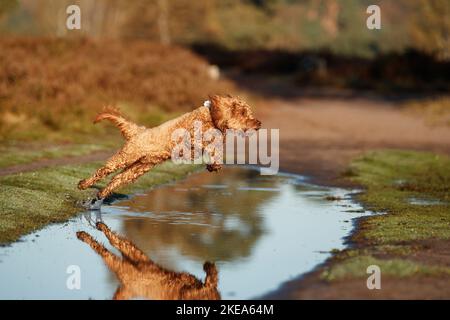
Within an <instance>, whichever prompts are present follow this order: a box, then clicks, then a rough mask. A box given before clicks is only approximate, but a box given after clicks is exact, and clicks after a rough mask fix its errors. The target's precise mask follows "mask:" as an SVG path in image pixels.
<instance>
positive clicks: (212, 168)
mask: <svg viewBox="0 0 450 320" xmlns="http://www.w3.org/2000/svg"><path fill="white" fill-rule="evenodd" d="M221 169H222V165H221V164H216V163H211V164H208V165H206V170H208V171H209V172H218V171H220V170H221Z"/></svg>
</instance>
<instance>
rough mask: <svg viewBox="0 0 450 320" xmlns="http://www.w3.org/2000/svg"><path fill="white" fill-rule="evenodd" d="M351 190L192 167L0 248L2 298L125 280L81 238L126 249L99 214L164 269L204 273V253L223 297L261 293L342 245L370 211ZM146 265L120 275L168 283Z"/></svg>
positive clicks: (109, 288)
mask: <svg viewBox="0 0 450 320" xmlns="http://www.w3.org/2000/svg"><path fill="white" fill-rule="evenodd" d="M353 192H354V191H351V190H345V189H338V188H324V187H318V186H314V185H311V184H308V183H307V182H306V181H305V179H304V178H303V177H301V176H297V175H288V174H279V175H276V176H260V175H259V171H256V170H253V169H249V168H227V169H225V170H223V171H222V172H221V173H218V174H209V173H207V172H205V173H198V174H194V175H191V176H190V177H189V178H187V179H186V180H184V181H182V182H178V183H174V184H171V185H166V186H163V187H159V188H155V189H154V190H152V191H150V192H148V193H146V194H138V195H135V196H134V197H132V198H131V199H127V200H123V201H120V202H117V203H115V204H114V205H112V206H104V207H103V208H102V211H101V214H100V213H98V214H95V213H89V212H86V213H83V214H81V215H80V216H78V217H76V218H73V219H72V220H70V221H69V222H67V223H64V224H57V225H52V226H49V227H47V228H45V229H43V230H41V231H39V232H36V233H34V234H31V235H28V236H25V237H23V238H22V241H21V242H17V243H14V244H13V245H12V246H9V247H3V248H0V298H1V299H32V298H37V299H51V298H58V299H88V298H90V299H111V298H112V297H113V295H114V293H115V292H116V290H117V288H118V287H119V285H121V283H120V282H119V280H118V278H117V276H116V275H117V274H116V273H115V272H112V271H111V270H112V269H110V268H108V267H107V266H106V265H105V263H104V261H103V260H102V258H101V257H100V255H98V254H97V253H96V252H95V251H94V250H93V249H91V247H90V246H89V245H88V244H86V243H84V242H82V241H80V240H78V239H77V237H76V232H77V231H85V232H86V233H88V234H89V235H91V236H92V237H93V238H94V239H96V240H98V241H99V243H102V244H104V245H105V247H106V249H107V250H109V251H110V252H111V253H113V254H115V255H117V257H120V254H119V251H118V250H117V249H115V248H114V247H112V246H111V244H110V243H109V242H108V240H107V238H106V237H105V235H104V234H103V233H102V232H101V231H99V230H96V229H95V228H94V227H93V224H94V223H95V221H96V220H100V219H101V220H102V221H103V222H104V223H105V224H106V225H107V226H108V227H109V228H110V229H111V230H112V231H116V232H117V233H118V234H119V235H121V236H123V237H124V238H126V239H127V240H129V241H131V242H132V243H133V244H135V245H136V246H137V247H139V248H140V249H141V250H142V251H143V253H144V254H145V255H146V256H147V257H148V258H149V259H151V261H154V262H155V263H157V264H158V265H159V266H160V267H159V268H160V269H158V270H159V271H161V272H166V271H169V270H170V271H176V272H181V271H183V272H187V273H189V274H190V275H192V276H195V277H197V278H198V279H200V280H201V281H203V280H204V278H205V272H204V271H203V264H204V262H205V261H215V263H216V267H217V271H218V278H219V284H218V288H217V289H218V291H219V292H220V294H221V297H222V298H223V299H247V298H253V297H257V296H260V295H262V294H264V293H267V292H269V291H271V290H274V289H276V288H277V287H278V286H279V285H280V284H282V283H283V282H285V281H287V280H290V279H292V278H294V277H297V276H299V275H301V274H303V273H305V272H308V271H311V270H312V269H313V268H314V267H315V266H317V265H318V264H320V263H322V262H323V261H324V260H325V259H326V258H327V257H329V255H330V254H329V251H330V250H332V249H342V248H344V244H343V242H344V239H343V238H344V237H345V236H347V235H348V234H349V232H350V231H351V229H352V227H353V226H352V219H353V218H357V217H361V216H363V215H367V214H370V213H369V212H366V211H364V210H363V208H362V207H361V206H360V205H358V204H357V203H354V202H353V201H352V200H351V194H352V193H353ZM327 199H328V200H327ZM330 199H336V200H333V201H330ZM126 243H128V242H126ZM123 261H125V262H123ZM121 263H128V264H129V260H122V262H121ZM72 265H75V266H78V267H79V268H80V269H79V270H80V272H81V273H80V275H81V277H80V280H81V281H80V285H81V288H80V289H79V290H77V289H74V290H69V289H68V288H67V285H66V282H67V279H68V278H69V277H70V274H68V273H67V270H68V267H69V266H72ZM122 269H123V268H122ZM144 269H145V270H147V271H148V270H150V269H151V268H150V269H148V268H143V269H142V270H144ZM69 270H70V268H69ZM123 270H124V269H123ZM142 270H141V271H139V272H140V273H139V274H134V275H133V277H134V278H133V277H132V278H133V279H131V278H130V276H129V274H127V275H125V276H124V275H123V274H122V275H119V276H120V277H122V282H123V281H125V282H127V281H130V282H133V281H134V282H135V283H134V284H136V283H137V284H139V286H140V287H141V289H142V287H145V286H147V288H144V289H145V290H147V291H145V293H142V292H140V294H139V295H141V297H142V296H145V297H146V298H158V297H161V296H162V295H163V294H165V292H168V291H167V290H169V289H168V287H167V283H166V282H167V281H166V280H167V279H166V280H164V279H161V278H155V276H154V274H153V275H151V274H149V272H147V271H142ZM152 270H153V269H152ZM159 271H158V272H157V273H159V274H161V272H159ZM130 272H131V271H130ZM152 272H153V271H152ZM124 277H125V278H124ZM124 279H125V280H124ZM155 279H156V280H155ZM189 279H191V278H189ZM152 281H153V283H151V282H152ZM155 281H156V282H157V285H155V283H154V282H155ZM165 281H166V282H165ZM149 282H150V283H149ZM122 284H123V283H122ZM150 287H151V288H150ZM170 290H173V288H171V289H170ZM165 297H166V298H167V296H165ZM169 298H170V296H169Z"/></svg>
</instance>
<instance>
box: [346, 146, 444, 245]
mask: <svg viewBox="0 0 450 320" xmlns="http://www.w3.org/2000/svg"><path fill="white" fill-rule="evenodd" d="M351 170H352V171H353V172H355V176H354V177H352V179H353V180H354V181H356V182H358V183H360V184H362V185H363V186H364V187H365V188H366V191H365V192H364V193H362V194H361V195H360V196H359V199H360V200H361V201H362V202H363V203H364V204H366V206H367V207H368V208H369V209H371V210H374V211H379V212H387V213H388V215H380V216H373V217H369V218H367V219H365V220H364V222H363V223H362V230H361V232H359V234H358V235H357V237H363V238H364V239H366V240H369V241H370V242H371V243H376V244H388V243H396V242H401V241H410V240H421V239H427V238H440V239H450V159H449V158H448V157H446V156H442V155H436V154H432V153H424V152H412V151H378V152H371V153H369V154H367V155H365V156H363V157H361V158H359V159H357V160H355V161H354V162H353V163H352V165H351ZM412 199H423V200H425V201H424V203H423V204H413V203H412V201H411V200H412ZM426 200H429V201H430V203H428V204H427V202H426Z"/></svg>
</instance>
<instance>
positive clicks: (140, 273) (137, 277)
mask: <svg viewBox="0 0 450 320" xmlns="http://www.w3.org/2000/svg"><path fill="white" fill-rule="evenodd" d="M96 227H97V229H99V230H101V231H102V232H103V233H104V234H105V236H106V237H107V238H108V240H109V242H110V243H111V245H113V246H114V247H115V248H117V249H118V250H119V251H120V252H121V253H122V258H120V257H118V256H116V255H115V254H113V253H111V252H110V251H108V250H107V249H106V248H105V247H104V246H103V245H102V244H100V243H98V242H97V241H96V240H95V239H94V238H93V237H92V236H91V235H89V234H88V233H86V232H84V231H79V232H77V237H78V239H80V240H82V241H84V242H86V243H87V244H88V245H90V246H91V248H92V249H94V251H95V252H97V253H98V254H99V255H100V256H101V257H102V258H103V261H104V262H105V264H106V265H107V266H108V268H109V269H110V270H111V271H113V272H114V273H115V274H116V276H117V278H118V279H119V281H120V286H119V288H118V289H117V291H116V293H115V294H114V299H116V300H121V299H132V298H146V299H164V300H179V299H183V300H189V299H195V300H200V299H208V300H217V299H220V294H219V291H218V290H217V281H218V273H217V269H216V266H215V265H214V264H213V263H210V262H206V263H205V264H204V265H203V269H204V270H205V272H206V278H205V281H204V282H202V281H200V280H199V279H197V278H196V277H194V276H193V275H191V274H189V273H186V272H174V271H170V270H166V269H164V268H163V267H161V266H159V265H157V264H156V263H155V262H153V261H152V260H150V259H149V258H148V257H147V256H146V255H145V254H144V252H142V251H141V250H140V249H139V248H138V247H136V246H135V245H134V244H133V243H132V242H131V241H129V240H127V239H126V238H124V237H121V236H119V235H118V234H116V233H115V232H113V231H111V230H110V229H109V228H108V226H107V225H106V224H104V223H102V222H97V224H96Z"/></svg>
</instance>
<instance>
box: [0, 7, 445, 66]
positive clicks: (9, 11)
mask: <svg viewBox="0 0 450 320" xmlns="http://www.w3.org/2000/svg"><path fill="white" fill-rule="evenodd" d="M69 4H79V5H80V6H81V7H82V30H81V31H80V32H78V34H82V35H88V36H91V37H102V38H145V39H148V40H155V41H161V42H163V43H175V44H183V45H191V44H193V43H205V42H207V43H213V44H216V45H220V46H222V47H225V48H229V49H249V48H252V49H255V48H259V49H274V48H276V49H283V50H323V49H327V50H330V51H331V52H332V53H334V54H339V55H352V56H362V57H371V56H374V55H377V54H379V53H386V52H402V51H403V50H405V49H411V48H412V49H418V50H421V51H423V52H426V53H428V54H431V55H434V56H436V57H437V58H439V59H444V60H448V59H450V49H449V48H450V35H449V32H450V19H449V15H450V1H448V0H396V1H392V0H195V1H191V0H133V1H127V0H96V1H92V0H2V1H1V2H0V15H1V18H0V19H1V21H0V32H1V33H2V34H27V35H30V34H32V35H37V36H67V35H68V33H69V31H68V30H67V29H66V28H65V19H66V17H67V15H66V13H65V9H66V7H67V6H68V5H69ZM371 4H377V5H379V6H380V7H381V8H382V29H381V30H378V31H376V32H374V31H372V30H368V29H367V28H366V27H365V20H366V19H367V16H368V15H367V13H366V9H367V7H368V6H369V5H371ZM52 17H57V18H56V19H55V18H52ZM74 34H76V33H74V32H70V35H71V36H73V35H74Z"/></svg>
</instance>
